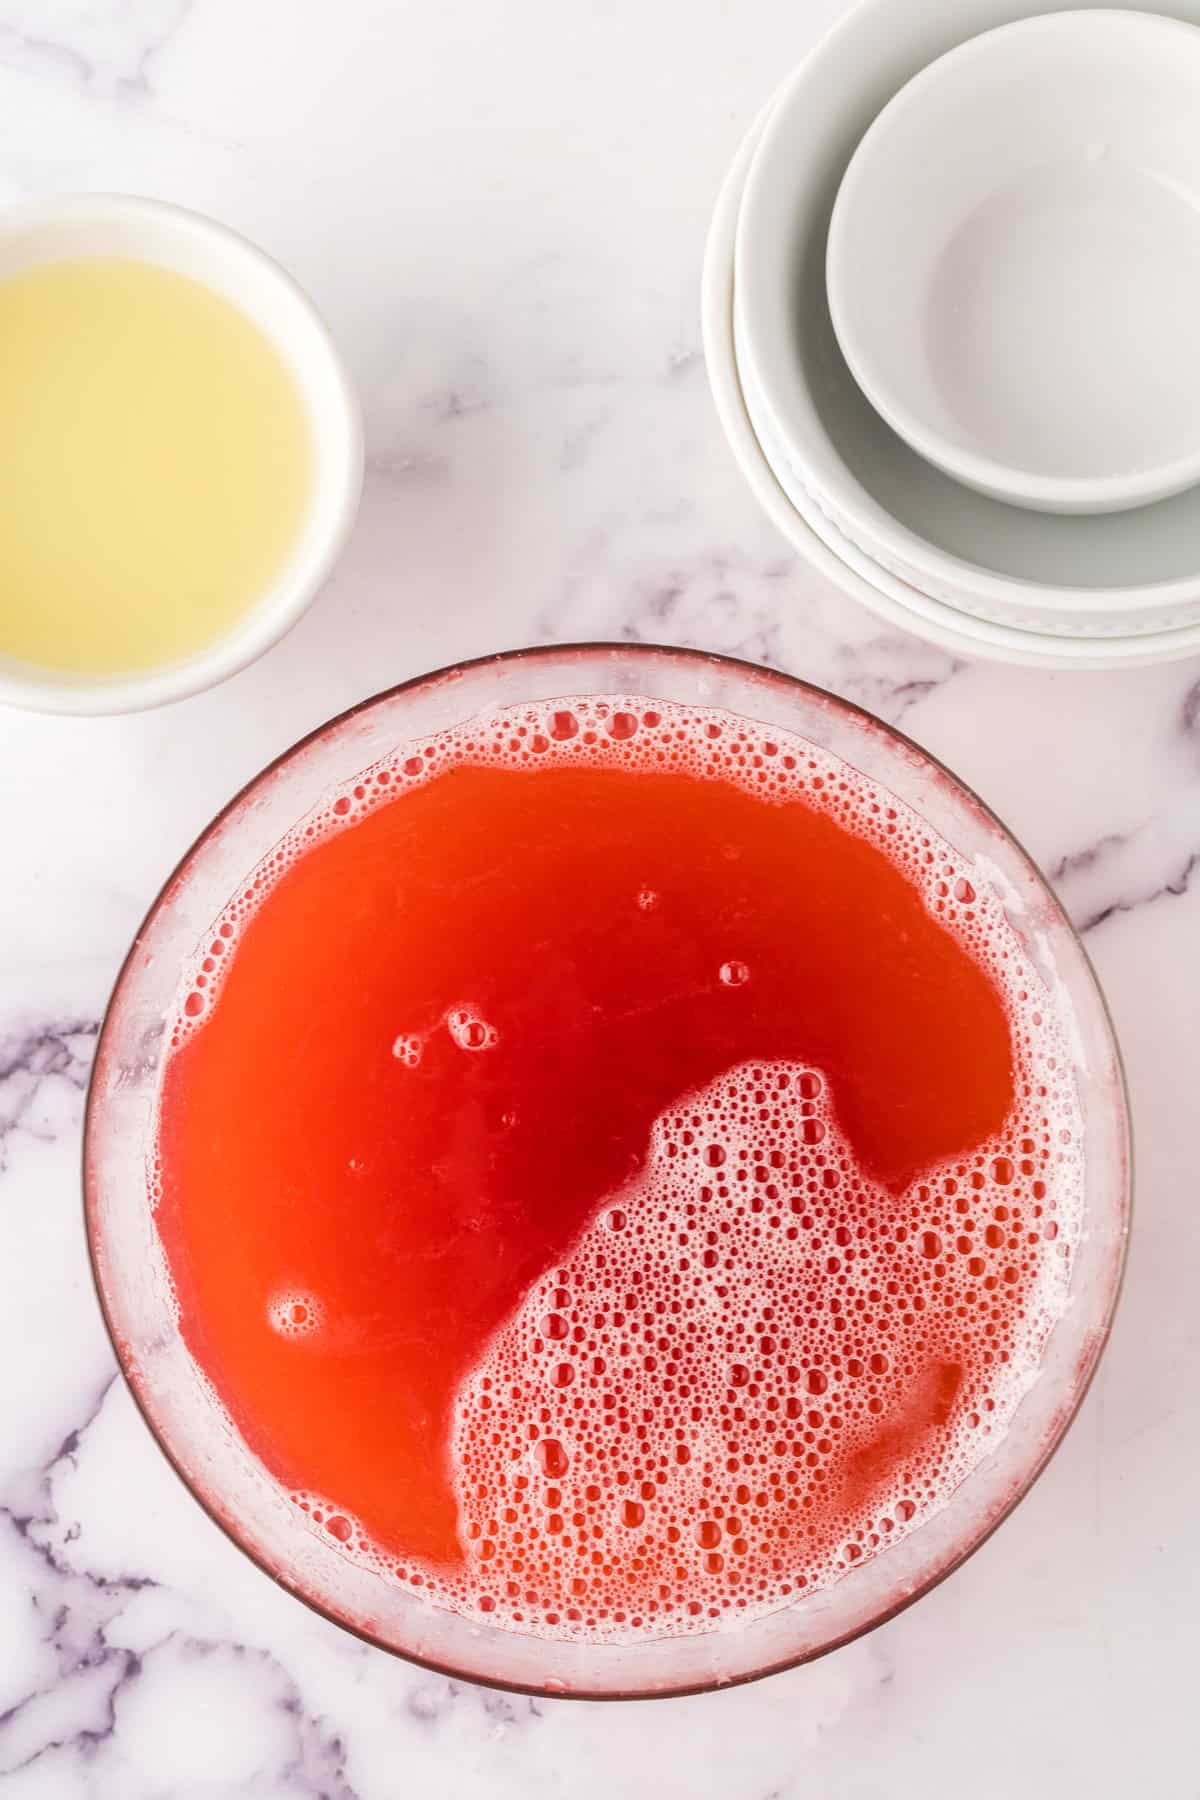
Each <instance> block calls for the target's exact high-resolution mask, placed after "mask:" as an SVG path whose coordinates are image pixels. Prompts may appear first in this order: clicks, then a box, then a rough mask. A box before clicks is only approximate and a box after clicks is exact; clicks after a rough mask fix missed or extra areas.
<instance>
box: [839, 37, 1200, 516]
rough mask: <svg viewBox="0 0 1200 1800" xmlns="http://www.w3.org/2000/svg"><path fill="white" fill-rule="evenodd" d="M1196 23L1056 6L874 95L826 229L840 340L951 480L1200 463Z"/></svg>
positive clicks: (1075, 504)
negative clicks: (893, 90)
mask: <svg viewBox="0 0 1200 1800" xmlns="http://www.w3.org/2000/svg"><path fill="white" fill-rule="evenodd" d="M1198 120H1200V31H1198V30H1197V29H1196V28H1195V27H1194V26H1191V25H1186V24H1181V23H1180V22H1179V21H1178V20H1175V19H1166V18H1162V17H1159V16H1157V15H1154V14H1150V13H1137V12H1115V11H1080V12H1064V13H1051V14H1047V15H1045V16H1043V17H1041V18H1036V19H1024V20H1021V21H1019V22H1018V23H1017V24H1014V25H1007V26H1003V27H1001V28H1000V29H998V30H995V31H990V32H985V33H984V34H983V35H982V36H980V37H977V38H974V39H972V40H971V41H970V42H968V43H965V44H962V45H960V46H959V48H958V49H955V50H951V51H950V52H949V53H948V54H947V55H945V56H942V57H939V58H938V60H937V61H936V62H934V63H931V64H930V65H929V66H928V67H927V68H925V69H923V70H922V71H921V73H920V74H919V75H917V76H915V77H914V79H913V80H912V81H910V82H909V83H908V85H907V86H906V87H904V88H902V89H901V91H900V92H899V93H898V94H897V95H896V96H895V98H894V99H893V100H892V101H890V102H889V104H888V105H887V106H885V107H884V108H883V110H882V112H881V113H880V114H879V116H878V118H877V119H876V120H875V122H874V124H873V125H872V126H871V127H870V129H869V130H868V131H867V133H866V135H865V136H864V138H863V140H862V142H861V143H860V145H859V147H858V149H857V150H856V151H855V154H854V156H853V157H852V158H851V161H850V165H849V167H848V169H847V170H846V174H845V177H844V179H843V181H842V184H841V188H840V190H839V193H838V197H837V202H836V205H835V206H834V209H833V218H832V221H831V224H830V230H829V245H828V257H827V280H828V288H829V303H830V310H831V314H832V318H833V324H834V329H835V330H836V332H837V337H838V342H839V344H840V346H841V349H842V353H843V355H844V356H845V358H846V361H847V363H848V364H849V366H850V369H851V371H852V372H853V374H854V376H855V378H856V379H857V381H858V383H859V385H860V387H861V388H862V389H863V391H864V392H865V394H866V395H867V397H868V399H869V400H870V401H871V403H872V404H873V406H874V407H875V408H876V410H877V411H878V412H879V413H881V414H882V416H883V417H884V418H885V419H886V420H887V421H888V423H889V424H890V425H891V426H892V427H893V429H894V430H895V431H897V432H898V433H899V434H900V436H901V437H902V438H904V439H906V440H907V442H908V443H909V444H911V445H912V447H913V448H914V449H915V450H917V451H918V452H919V453H920V454H921V455H922V456H924V457H927V458H928V459H929V460H930V461H931V462H934V463H936V464H937V465H938V467H939V468H942V469H945V470H946V471H947V473H948V474H950V475H953V476H954V477H956V479H957V480H959V481H963V482H966V483H968V484H969V485H970V486H971V487H974V488H977V489H979V491H980V492H981V493H985V494H991V495H994V496H995V497H996V498H998V499H1001V500H1008V501H1012V502H1016V503H1017V504H1019V505H1023V506H1031V507H1036V508H1037V509H1039V510H1041V511H1044V512H1064V513H1065V512H1079V513H1085V512H1111V511H1116V510H1120V509H1122V508H1125V507H1132V506H1143V505H1145V504H1147V503H1148V502H1150V501H1153V500H1159V499H1163V498H1165V497H1166V496H1167V495H1169V494H1177V493H1179V492H1181V491H1182V490H1183V489H1184V488H1186V487H1190V486H1192V484H1193V483H1195V482H1197V481H1200V354H1198V352H1200V324H1198V321H1200V132H1198V131H1197V121H1198Z"/></svg>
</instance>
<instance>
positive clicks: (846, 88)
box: [734, 0, 1200, 642]
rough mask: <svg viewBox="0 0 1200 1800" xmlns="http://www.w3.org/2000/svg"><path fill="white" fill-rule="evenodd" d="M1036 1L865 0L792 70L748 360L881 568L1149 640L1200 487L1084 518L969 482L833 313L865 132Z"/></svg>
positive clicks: (781, 428)
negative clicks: (835, 226)
mask: <svg viewBox="0 0 1200 1800" xmlns="http://www.w3.org/2000/svg"><path fill="white" fill-rule="evenodd" d="M1037 9H1038V0H1034V3H1033V4H1030V3H1029V0H955V3H954V5H952V6H949V5H945V4H943V3H942V0H919V3H918V0H910V3H907V4H898V3H897V0H862V3H861V4H860V5H859V6H858V7H857V8H856V9H855V10H854V11H853V12H851V13H850V14H848V15H847V16H846V17H845V18H844V19H843V20H842V21H841V23H840V24H839V25H838V26H837V27H836V28H835V30H834V31H833V32H832V33H831V34H830V35H829V36H828V37H827V38H825V39H824V41H823V42H822V43H821V44H819V45H818V46H817V48H816V49H815V50H814V51H813V52H812V53H811V54H810V55H809V57H808V58H807V60H806V61H805V62H804V63H803V64H802V65H801V67H800V68H799V69H798V70H797V71H796V72H795V74H794V75H793V76H792V77H791V78H790V79H789V81H788V82H787V83H786V85H785V87H784V88H783V90H782V92H781V94H780V98H779V100H778V103H777V104H776V106H775V107H774V109H773V111H772V113H771V116H770V118H769V120H768V121H767V124H766V126H765V128H764V131H763V134H762V138H761V140H760V142H759V144H758V147H757V149H756V151H755V153H754V156H753V160H752V162H751V166H750V170H749V175H748V178H747V183H746V191H745V195H744V198H743V203H742V207H741V210H740V213H739V217H738V225H737V244H736V270H735V275H736V280H735V298H734V309H735V317H736V323H737V327H738V356H739V362H740V365H741V373H742V378H743V381H744V382H752V383H753V385H754V388H755V390H756V391H757V393H758V394H759V395H760V396H761V397H762V400H763V404H764V405H765V406H766V407H767V408H768V409H769V412H770V418H771V423H772V426H773V429H774V432H775V436H776V438H777V439H778V440H779V443H780V445H781V446H782V453H783V454H784V455H785V457H786V459H787V461H788V464H789V467H790V468H791V469H792V470H793V471H794V473H795V476H796V479H797V480H799V481H800V482H802V484H803V486H804V488H805V490H806V491H807V492H808V493H809V494H810V495H812V496H814V497H815V500H816V502H817V503H818V504H819V506H820V508H821V513H822V517H823V518H825V519H826V520H828V521H829V523H830V525H831V526H833V527H836V529H837V531H838V532H839V533H840V534H841V536H842V537H843V538H844V539H846V540H847V541H849V542H850V543H851V544H852V545H853V546H854V547H855V549H856V550H857V551H859V552H860V553H861V554H862V555H863V556H865V557H867V558H869V559H870V560H871V561H872V562H874V563H875V564H877V565H879V566H881V567H882V568H883V569H885V570H886V571H887V572H888V574H889V576H890V577H892V578H894V579H896V580H898V581H899V582H902V583H905V584H906V585H907V586H908V587H910V588H914V589H919V590H921V591H922V592H923V593H925V594H926V595H927V596H929V597H931V598H932V599H934V600H936V601H938V602H941V603H943V604H944V605H945V606H947V607H948V608H952V609H954V610H955V611H957V612H958V613H959V614H962V613H970V614H973V615H974V616H975V617H977V618H980V619H985V620H988V621H993V622H999V623H1003V624H1005V625H1012V626H1015V627H1017V628H1019V629H1021V630H1023V631H1030V632H1041V633H1045V634H1053V635H1056V636H1062V637H1065V638H1068V639H1071V640H1076V641H1079V642H1084V641H1086V640H1088V639H1089V638H1092V637H1098V636H1099V637H1111V638H1112V639H1113V640H1114V641H1115V640H1121V639H1126V638H1132V637H1134V636H1140V635H1148V636H1154V637H1155V638H1159V637H1160V636H1161V634H1162V633H1165V632H1175V631H1181V630H1183V629H1184V628H1185V627H1188V626H1190V625H1193V624H1195V623H1197V622H1198V621H1200V488H1195V487H1194V488H1190V489H1188V490H1187V491H1186V492H1184V493H1182V494H1178V495H1176V496H1175V497H1174V498H1173V499H1169V500H1160V501H1158V502H1157V503H1156V504H1154V505H1152V506H1144V507H1139V508H1135V509H1133V510H1131V511H1126V512H1119V513H1110V514H1108V515H1093V516H1088V517H1081V516H1076V515H1052V514H1049V513H1039V512H1033V511H1028V510H1026V509H1024V508H1021V507H1015V506H1011V505H1008V504H1005V503H1003V502H1001V501H997V500H994V499H991V498H988V497H987V496H985V495H983V494H980V493H977V492H976V491H975V490H973V489H972V488H969V487H966V486H964V485H963V484H961V483H959V482H956V481H954V480H952V479H951V478H950V477H948V476H947V475H945V474H944V473H943V472H942V471H941V470H940V469H938V468H936V467H935V466H934V465H932V464H931V463H929V462H928V461H926V459H925V458H924V457H922V456H919V455H917V453H916V452H915V451H913V450H912V449H911V448H910V446H909V445H907V444H906V443H905V442H904V441H903V440H902V439H901V438H900V437H899V436H898V435H897V434H896V433H895V432H894V431H892V430H891V429H890V427H888V426H887V425H886V424H884V423H883V422H882V421H881V419H880V417H879V415H878V414H877V413H876V411H875V409H874V407H873V406H871V404H870V403H869V401H868V400H867V399H866V397H865V395H864V394H863V392H862V389H861V388H860V387H859V385H858V383H857V381H855V379H854V377H853V376H852V375H851V373H850V370H849V369H848V367H847V365H846V361H845V358H844V357H843V356H842V353H841V350H840V349H839V347H838V343H837V339H836V337H835V335H834V330H833V323H832V320H831V318H830V314H829V304H828V298H827V293H826V285H825V256H826V240H827V236H828V230H829V221H830V215H831V213H832V210H833V204H834V199H835V196H836V194H837V191H838V188H839V187H840V185H841V181H842V177H843V175H844V173H845V171H846V168H847V166H848V164H849V162H850V159H851V157H852V155H853V154H854V151H855V150H856V149H857V147H858V144H859V142H860V140H861V139H862V136H863V134H864V132H865V131H866V130H867V128H868V127H869V126H870V124H871V122H872V121H873V119H874V118H875V117H876V115H877V114H878V113H879V112H880V110H881V109H882V108H883V107H884V106H885V105H886V104H887V102H888V101H889V100H890V99H891V98H892V96H893V95H894V94H896V93H898V92H899V90H900V88H901V87H903V86H904V85H905V83H906V82H908V81H909V80H911V79H912V77H913V76H914V75H915V74H917V73H918V72H919V71H920V70H921V69H922V68H924V67H925V66H926V64H928V63H929V62H931V61H933V60H934V59H935V58H936V57H938V56H940V55H942V54H944V53H945V52H946V51H948V50H951V49H953V48H954V47H955V46H956V45H957V44H959V43H962V42H965V41H967V40H969V39H970V38H972V37H975V36H978V35H979V34H980V33H981V32H983V31H987V30H990V29H992V28H993V27H995V26H1000V25H1005V24H1010V23H1013V22H1015V21H1016V20H1018V19H1022V18H1027V17H1029V16H1030V15H1031V14H1033V13H1035V12H1036V11H1037ZM1112 10H1120V9H1112ZM1170 11H1171V13H1172V15H1173V16H1176V17H1178V18H1182V19H1185V20H1187V21H1189V22H1190V23H1192V24H1200V0H1172V3H1171V6H1170Z"/></svg>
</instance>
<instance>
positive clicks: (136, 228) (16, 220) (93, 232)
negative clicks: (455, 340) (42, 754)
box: [0, 194, 363, 713]
mask: <svg viewBox="0 0 1200 1800" xmlns="http://www.w3.org/2000/svg"><path fill="white" fill-rule="evenodd" d="M79 256H122V257H131V258H134V259H136V260H138V261H141V262H149V263H154V264H157V265H158V266H160V267H162V268H167V269H173V270H175V271H176V272H177V273H179V274H181V275H188V276H190V277H191V278H192V279H193V280H195V281H199V282H203V283H204V284H205V285H206V286H208V287H210V288H212V289H213V290H214V291H215V292H217V293H219V294H221V295H223V296H224V297H225V298H226V299H227V300H229V301H231V302H232V303H233V305H234V306H236V307H238V308H239V309H240V310H241V311H242V312H243V313H244V314H245V315H246V316H247V317H248V318H250V319H251V320H253V322H254V323H255V324H256V325H257V326H258V328H259V330H260V331H262V332H263V334H264V336H265V337H267V338H268V339H269V341H270V342H271V343H272V345H273V346H274V347H275V349H276V351H277V352H278V353H279V355H280V357H281V358H282V359H283V362H284V363H285V365H286V366H287V368H288V370H289V372H290V373H291V376H292V379H293V380H294V381H295V383H296V386H297V389H298V392H299V394H300V397H301V400H302V402H303V404H304V408H305V411H306V413H307V416H308V421H309V427H310V433H311V440H312V481H311V493H310V497H309V503H308V508H307V511H306V514H305V518H304V521H303V524H302V526H301V529H300V533H299V536H298V538H297V540H296V543H295V544H294V545H293V547H292V551H291V554H290V555H289V557H288V560H287V562H286V563H285V565H284V567H283V568H282V570H281V571H280V573H279V575H278V576H277V578H276V579H275V581H274V582H273V583H272V584H271V586H270V588H269V589H268V590H267V591H266V592H264V593H263V595H262V596H261V598H260V599H259V600H258V601H257V602H256V603H255V604H254V605H253V606H251V607H250V608H249V609H248V610H247V611H246V613H245V614H244V615H243V616H242V617H241V619H240V620H239V621H238V622H237V624H236V625H235V626H234V627H233V628H232V629H231V630H230V631H228V632H226V633H225V634H223V635H222V636H221V637H220V638H218V639H217V640H215V641H214V642H213V643H211V644H209V645H207V646H206V647H205V648H204V649H203V650H201V651H199V652H197V653H196V654H195V655H193V656H189V657H187V658H185V659H183V660H181V661H178V662H173V663H169V664H164V665H163V666H162V667H160V668H152V669H147V670H139V671H137V672H136V673H134V674H129V675H88V674H76V673H73V672H70V671H65V670H64V671H60V670H56V669H47V668H41V667H38V666H36V665H33V664H30V663H27V662H20V661H17V660H15V659H12V658H5V657H2V656H0V702H7V703H9V704H11V705H15V706H22V707H27V708H30V709H32V710H34V711H38V712H58V713H120V712H136V711H139V710H141V709H142V708H144V707H150V706H161V705H162V704H163V703H164V702H166V701H169V700H179V699H182V698H183V697H184V696H185V695H187V694H194V693H198V692H199V691H200V690H201V689H202V688H207V687H211V686H213V685H214V684H215V683H216V682H218V681H223V680H224V679H225V677H226V676H227V675H232V674H234V673H235V672H236V671H237V670H238V669H241V668H244V667H245V666H246V664H247V663H250V662H253V660H254V659H255V657H257V656H261V654H262V653H263V651H264V650H267V649H269V648H270V646H271V645H272V644H273V643H275V642H276V640H277V639H278V638H281V637H282V636H283V635H284V633H285V632H286V631H288V630H289V629H290V628H291V626H292V625H294V624H295V623H296V620H297V619H298V618H299V617H300V615H301V614H302V613H303V612H304V610H305V608H306V607H307V606H308V604H309V602H310V601H311V600H312V599H313V597H314V596H315V594H316V593H317V591H318V589H319V588H320V586H321V584H322V582H323V581H324V579H325V577H326V576H327V574H328V573H329V570H330V568H331V567H332V565H333V562H334V560H335V559H336V557H337V555H338V552H339V551H340V549H341V547H342V545H343V543H344V542H345V539H346V537H347V535H348V533H349V530H350V527H351V525H352V524H353V522H354V516H355V513H356V511H357V508H358V501H359V496H360V494H361V492H362V478H363V437H362V418H361V413H360V409H359V404H358V399H357V396H356V394H355V392H354V389H353V387H352V385H351V382H350V378H349V376H348V374H347V372H346V369H345V367H344V365H343V363H342V359H341V356H340V355H339V353H338V351H337V349H336V347H335V345H334V343H333V340H332V338H331V337H330V335H329V332H328V331H327V329H326V327H325V325H324V324H323V323H322V321H321V319H320V317H319V315H318V313H317V312H316V310H315V308H314V307H313V305H312V303H311V301H310V300H309V299H308V298H307V296H306V295H305V294H304V293H303V291H302V290H301V289H300V287H299V286H298V285H297V283H296V282H295V281H293V279H292V277H291V276H290V275H289V274H288V273H287V271H286V270H284V269H282V268H281V267H280V266H279V264H278V263H276V262H274V261H272V259H271V258H270V257H269V256H267V255H266V254H265V253H264V252H263V251H262V250H259V249H258V248H257V247H256V246H255V245H254V244H251V243H250V242H249V241H248V240H247V239H246V238H243V237H240V236H239V235H238V234H237V232H235V231H231V230H230V229H229V228H228V227H227V226H224V225H220V224H218V223H217V222H216V221H215V220H213V219H208V218H205V217H203V216H202V215H201V214H199V213H194V212H188V211H186V210H185V209H184V208H183V207H179V206H169V205H167V204H165V203H164V202H162V201H158V200H146V199H141V198H138V197H135V196H132V195H126V194H79V195H71V196H64V197H56V198H53V199H47V200H36V201H31V202H28V203H26V204H22V205H18V206H14V207H11V208H8V209H6V210H5V211H3V212H0V279H2V278H3V277H4V276H7V275H12V274H16V273H17V272H18V271H20V270H23V269H29V268H36V267H39V266H41V265H43V264H46V263H52V262H59V261H63V260H66V259H68V258H72V257H79Z"/></svg>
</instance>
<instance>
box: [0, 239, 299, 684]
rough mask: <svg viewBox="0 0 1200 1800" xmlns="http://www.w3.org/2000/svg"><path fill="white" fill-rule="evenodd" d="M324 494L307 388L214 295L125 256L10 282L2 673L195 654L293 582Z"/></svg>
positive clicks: (5, 302)
mask: <svg viewBox="0 0 1200 1800" xmlns="http://www.w3.org/2000/svg"><path fill="white" fill-rule="evenodd" d="M311 483H312V446H311V441H310V433H309V427H308V421H307V417H306V414H305V409H304V404H303V401H302V399H301V396H300V393H299V391H298V389H297V387H296V384H295V382H294V380H293V379H292V376H291V375H290V373H289V371H288V369H287V368H286V366H285V364H284V362H283V360H282V358H281V357H280V356H279V355H278V353H277V352H276V350H275V349H274V347H273V346H272V345H271V344H270V343H269V342H268V340H267V338H266V337H264V335H263V334H262V332H261V331H260V330H259V329H258V327H257V326H256V325H254V324H252V323H251V321H250V320H249V319H248V318H247V317H246V316H245V314H244V313H241V312H239V311H238V309H237V308H236V307H234V306H232V305H231V304H230V302H229V301H227V300H225V299H223V298H222V297H221V296H220V295H219V294H216V293H214V292H213V291H212V289H210V288H207V287H205V286H203V284H202V283H200V282H198V281H192V280H190V279H189V278H188V277H187V276H183V275H177V274H175V273H173V272H172V271H170V270H168V269H162V268H159V267H157V266H156V265H154V264H153V263H146V262H139V261H135V260H133V259H131V258H126V257H87V258H79V259H75V260H72V261H69V262H59V263H50V264H47V265H45V266H44V267H41V268H37V269H30V270H27V271H24V272H22V273H21V274H18V275H12V276H9V277H8V278H7V279H4V280H0V656H7V657H17V658H20V659H21V660H23V661H25V662H29V663H37V664H40V665H41V666H43V667H46V668H52V669H56V670H70V671H72V672H76V673H88V674H97V675H99V674H117V673H123V672H126V671H129V672H133V671H136V670H144V669H147V668H152V667H155V666H157V665H160V664H164V663H170V662H174V661H176V660H178V659H180V658H183V657H187V656H189V655H191V654H193V653H194V652H195V651H197V650H199V649H201V648H203V647H204V646H205V645H207V644H210V643H212V642H213V641H214V640H216V639H217V638H219V637H222V636H223V635H224V634H225V633H226V632H227V631H228V630H229V629H230V627H231V626H232V625H234V624H235V623H236V621H237V620H238V619H239V617H241V616H242V615H243V614H244V613H246V612H247V611H248V610H249V609H250V608H251V607H252V606H253V604H254V602H255V601H256V600H258V599H259V598H260V597H261V596H262V594H263V593H264V591H265V590H266V589H267V588H268V587H269V585H270V583H271V581H272V580H273V578H274V577H275V576H276V575H277V574H278V573H279V571H280V570H281V568H282V566H283V564H284V562H285V561H286V559H287V556H288V553H289V551H290V550H291V548H292V547H293V545H294V544H295V542H296V539H297V537H298V536H299V532H300V527H301V524H302V521H303V518H304V514H305V511H306V509H307V506H308V501H309V494H310V489H311Z"/></svg>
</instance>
